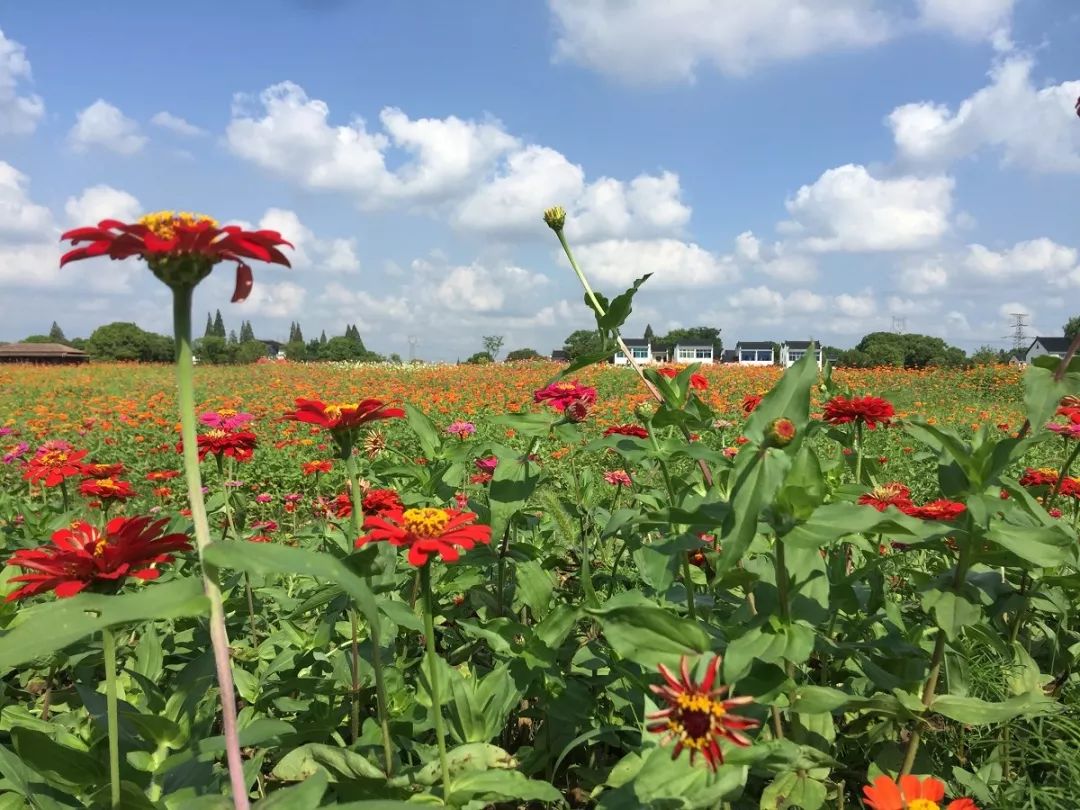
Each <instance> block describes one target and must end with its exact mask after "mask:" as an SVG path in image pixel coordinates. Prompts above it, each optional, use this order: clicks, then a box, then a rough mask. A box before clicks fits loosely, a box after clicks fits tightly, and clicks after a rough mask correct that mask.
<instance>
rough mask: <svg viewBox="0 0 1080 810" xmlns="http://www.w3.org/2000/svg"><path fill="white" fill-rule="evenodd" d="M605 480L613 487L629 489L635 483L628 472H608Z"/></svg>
mask: <svg viewBox="0 0 1080 810" xmlns="http://www.w3.org/2000/svg"><path fill="white" fill-rule="evenodd" d="M604 480H605V481H607V482H608V483H609V484H611V485H612V486H613V487H615V486H620V487H629V486H633V484H634V482H633V481H632V480H630V475H629V474H628V473H627V472H626V470H608V471H607V472H606V473H604Z"/></svg>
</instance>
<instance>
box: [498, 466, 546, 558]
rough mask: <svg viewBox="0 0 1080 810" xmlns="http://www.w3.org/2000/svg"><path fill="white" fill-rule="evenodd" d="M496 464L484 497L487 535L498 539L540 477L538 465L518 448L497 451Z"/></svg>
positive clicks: (526, 500) (526, 499)
mask: <svg viewBox="0 0 1080 810" xmlns="http://www.w3.org/2000/svg"><path fill="white" fill-rule="evenodd" d="M498 456H499V464H498V466H497V467H496V468H495V472H494V473H493V475H492V478H491V486H490V488H489V490H488V498H489V501H490V506H491V538H492V542H493V543H499V542H500V541H501V540H502V538H503V534H504V532H506V530H507V527H508V526H509V525H510V520H511V518H513V516H514V514H515V513H517V512H518V511H520V510H521V508H522V507H523V506H525V504H526V503H528V500H529V496H531V495H532V494H533V491H534V490H535V489H536V485H537V483H538V482H539V480H540V473H539V469H540V468H539V466H537V465H536V464H535V462H531V461H529V459H528V458H526V457H524V456H523V455H522V454H521V452H520V451H516V450H509V449H508V450H506V451H505V452H500V453H499V454H498Z"/></svg>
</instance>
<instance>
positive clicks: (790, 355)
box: [780, 340, 822, 368]
mask: <svg viewBox="0 0 1080 810" xmlns="http://www.w3.org/2000/svg"><path fill="white" fill-rule="evenodd" d="M810 343H811V341H809V340H785V341H784V342H783V343H781V344H780V365H781V366H783V367H784V368H791V367H792V366H793V365H795V364H796V363H798V362H799V361H800V360H802V359H803V357H805V356H806V353H807V352H808V351H810ZM817 365H818V368H821V365H822V356H821V346H820V345H819V346H817Z"/></svg>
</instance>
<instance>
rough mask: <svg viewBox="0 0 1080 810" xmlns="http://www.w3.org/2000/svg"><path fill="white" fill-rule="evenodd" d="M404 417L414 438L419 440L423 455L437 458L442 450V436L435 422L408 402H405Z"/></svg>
mask: <svg viewBox="0 0 1080 810" xmlns="http://www.w3.org/2000/svg"><path fill="white" fill-rule="evenodd" d="M405 419H406V421H408V423H409V427H410V428H411V429H412V432H413V433H415V434H416V438H417V440H418V441H419V442H420V448H421V449H422V450H423V451H424V456H425V457H427V458H438V456H439V452H440V451H441V450H442V438H441V437H440V436H439V430H438V428H436V427H435V423H434V422H432V421H431V419H429V418H428V416H427V415H426V414H425V413H424V412H423V411H421V410H420V409H419V408H417V407H416V406H414V405H410V404H409V403H408V402H406V403H405Z"/></svg>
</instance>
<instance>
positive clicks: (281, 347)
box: [256, 338, 285, 360]
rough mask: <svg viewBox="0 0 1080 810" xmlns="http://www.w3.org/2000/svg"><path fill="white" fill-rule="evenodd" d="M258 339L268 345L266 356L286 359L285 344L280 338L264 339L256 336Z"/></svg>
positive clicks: (273, 358) (274, 358)
mask: <svg viewBox="0 0 1080 810" xmlns="http://www.w3.org/2000/svg"><path fill="white" fill-rule="evenodd" d="M256 340H257V341H258V342H259V343H261V344H262V345H263V346H265V347H266V356H267V357H269V358H270V359H271V360H284V359H285V344H284V343H282V342H281V341H280V340H262V339H261V338H256Z"/></svg>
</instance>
